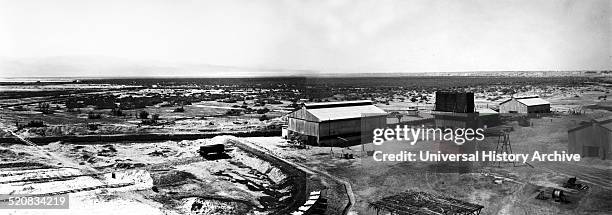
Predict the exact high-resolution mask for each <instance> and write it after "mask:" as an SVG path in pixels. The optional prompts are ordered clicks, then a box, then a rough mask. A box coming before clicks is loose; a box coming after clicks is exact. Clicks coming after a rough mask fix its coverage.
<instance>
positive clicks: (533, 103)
mask: <svg viewBox="0 0 612 215" xmlns="http://www.w3.org/2000/svg"><path fill="white" fill-rule="evenodd" d="M517 101H518V102H520V103H523V104H525V105H527V106H537V105H549V104H550V102H548V101H546V100H544V99H541V98H528V99H517Z"/></svg>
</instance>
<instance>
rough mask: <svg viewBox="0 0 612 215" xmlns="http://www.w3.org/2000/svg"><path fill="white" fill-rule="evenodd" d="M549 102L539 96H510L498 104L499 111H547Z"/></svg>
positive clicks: (524, 112)
mask: <svg viewBox="0 0 612 215" xmlns="http://www.w3.org/2000/svg"><path fill="white" fill-rule="evenodd" d="M549 112H550V102H548V101H546V100H544V99H542V98H540V97H539V96H523V97H512V98H511V99H508V100H506V101H503V102H502V103H500V104H499V113H523V114H531V113H549Z"/></svg>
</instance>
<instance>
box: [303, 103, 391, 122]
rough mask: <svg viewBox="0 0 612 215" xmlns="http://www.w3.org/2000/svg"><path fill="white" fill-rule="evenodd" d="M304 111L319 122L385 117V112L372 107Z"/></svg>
mask: <svg viewBox="0 0 612 215" xmlns="http://www.w3.org/2000/svg"><path fill="white" fill-rule="evenodd" d="M306 111H308V112H309V113H311V114H312V115H314V116H315V117H316V118H317V119H319V121H320V122H322V121H329V120H340V119H353V118H361V117H364V116H379V115H387V112H385V111H384V110H382V109H380V108H378V107H376V106H374V105H362V106H348V107H332V108H318V109H312V110H309V109H308V108H306Z"/></svg>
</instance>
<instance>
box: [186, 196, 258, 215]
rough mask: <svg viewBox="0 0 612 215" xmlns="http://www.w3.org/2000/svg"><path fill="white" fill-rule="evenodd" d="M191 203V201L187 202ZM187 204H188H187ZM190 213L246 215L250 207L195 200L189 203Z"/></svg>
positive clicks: (201, 199) (223, 202)
mask: <svg viewBox="0 0 612 215" xmlns="http://www.w3.org/2000/svg"><path fill="white" fill-rule="evenodd" d="M189 203H191V201H189ZM189 203H188V204H189ZM190 207H191V208H190V211H191V213H192V214H201V215H208V214H210V215H213V214H227V215H233V214H241V215H242V214H248V213H249V211H250V209H249V208H250V207H249V206H248V205H246V204H244V203H240V202H231V201H221V200H215V199H203V198H196V199H195V200H194V201H193V203H191V206H190Z"/></svg>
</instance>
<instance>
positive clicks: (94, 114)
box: [87, 112, 102, 119]
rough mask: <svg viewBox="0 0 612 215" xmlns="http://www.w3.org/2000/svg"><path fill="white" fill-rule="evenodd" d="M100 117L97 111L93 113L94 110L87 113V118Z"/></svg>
mask: <svg viewBox="0 0 612 215" xmlns="http://www.w3.org/2000/svg"><path fill="white" fill-rule="evenodd" d="M100 118H102V115H100V114H99V113H94V112H89V113H87V119H100Z"/></svg>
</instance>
